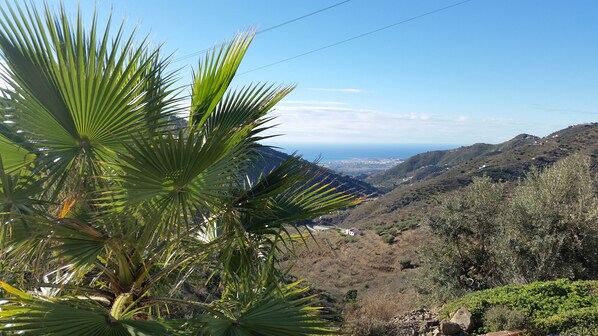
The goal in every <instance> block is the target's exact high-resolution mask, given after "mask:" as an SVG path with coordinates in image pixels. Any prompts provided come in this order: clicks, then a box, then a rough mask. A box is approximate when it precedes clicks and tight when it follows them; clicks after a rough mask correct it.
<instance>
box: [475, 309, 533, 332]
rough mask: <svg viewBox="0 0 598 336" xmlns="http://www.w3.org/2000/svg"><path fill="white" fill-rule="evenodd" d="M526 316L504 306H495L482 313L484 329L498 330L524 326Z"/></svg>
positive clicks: (487, 330)
mask: <svg viewBox="0 0 598 336" xmlns="http://www.w3.org/2000/svg"><path fill="white" fill-rule="evenodd" d="M526 324H527V316H525V314H524V313H522V312H520V311H518V310H513V309H511V308H509V307H506V306H495V307H492V308H490V309H488V310H487V311H486V313H485V314H484V331H486V332H491V331H500V330H511V329H520V328H524V327H525V325H526Z"/></svg>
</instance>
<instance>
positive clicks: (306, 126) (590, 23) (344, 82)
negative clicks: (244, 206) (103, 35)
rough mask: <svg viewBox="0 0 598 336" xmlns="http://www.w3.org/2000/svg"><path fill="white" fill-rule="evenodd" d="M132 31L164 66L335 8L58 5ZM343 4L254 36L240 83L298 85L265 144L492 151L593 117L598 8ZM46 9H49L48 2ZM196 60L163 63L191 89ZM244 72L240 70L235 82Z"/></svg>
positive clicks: (262, 0) (499, 0) (510, 3)
mask: <svg viewBox="0 0 598 336" xmlns="http://www.w3.org/2000/svg"><path fill="white" fill-rule="evenodd" d="M79 1H80V2H81V4H82V8H83V9H84V11H85V13H89V14H91V11H92V9H93V7H94V3H95V6H96V7H97V8H98V10H99V13H100V18H104V19H105V18H106V17H107V14H108V12H109V11H110V10H111V11H112V13H113V17H114V18H115V19H116V21H120V20H121V19H122V18H125V19H126V25H127V27H135V26H138V29H139V33H140V34H139V36H142V35H144V34H149V36H150V39H151V40H152V41H154V42H156V43H164V50H165V51H166V52H169V53H174V56H173V57H174V59H175V60H177V59H179V58H180V57H181V56H185V55H188V54H190V53H193V52H196V51H198V50H202V49H205V48H207V47H210V46H213V45H214V44H215V43H219V42H221V41H223V40H225V39H227V38H231V37H233V36H234V35H235V34H236V33H237V32H241V31H244V30H247V29H249V28H251V27H257V28H258V29H260V28H261V29H265V28H268V27H271V26H274V25H277V24H279V23H281V22H285V21H287V20H290V19H294V18H297V17H299V16H302V15H304V14H307V13H310V12H313V11H316V10H319V9H322V8H324V7H327V6H331V5H334V4H337V3H340V2H341V0H301V1H284V0H259V1H249V0H235V1H233V0H220V1H190V0H189V1H159V0H153V1H142V0H119V1H116V0H113V1H105V0H97V1H95V2H94V1H87V0H66V1H65V4H67V6H68V7H69V8H72V11H73V13H74V12H75V11H76V6H77V3H78V2H79ZM458 2H459V0H454V1H448V0H421V1H413V0H410V1H407V0H378V1H372V0H351V1H348V2H346V3H343V4H341V5H338V6H336V7H334V8H332V9H330V10H327V11H324V12H321V13H319V14H316V15H313V16H310V17H307V18H305V19H302V20H299V21H297V22H294V23H291V24H288V25H285V26H283V27H280V28H278V29H274V30H271V31H269V32H265V33H263V34H259V35H258V36H256V38H255V41H254V43H253V45H252V46H251V48H250V50H249V53H248V55H247V57H246V59H245V60H244V63H243V64H242V66H241V69H240V73H241V74H242V75H240V76H239V77H238V79H237V81H238V83H239V84H243V83H248V82H256V81H266V82H274V83H282V84H287V83H296V84H298V87H297V89H296V90H295V91H294V92H293V93H292V94H291V95H289V96H288V98H287V99H285V100H284V101H283V102H282V103H281V104H280V105H279V106H278V108H277V110H276V114H277V115H278V116H279V117H278V119H277V123H279V124H280V126H279V127H278V128H277V129H276V133H284V134H285V135H283V136H281V137H279V138H278V139H276V140H273V141H272V143H273V144H284V143H299V142H314V143H315V142H317V143H393V144H405V143H451V144H470V143H474V142H489V143H497V142H501V141H505V140H508V139H510V138H512V137H513V136H515V135H517V134H519V133H530V134H534V135H538V136H544V135H547V134H549V133H551V132H553V131H556V130H558V129H561V128H564V127H566V126H568V125H571V124H576V123H584V122H592V121H598V43H597V41H598V19H596V18H597V17H598V1H595V0H560V1H557V0H472V1H469V2H467V3H464V4H461V5H459V6H456V7H453V8H450V9H447V10H445V11H442V12H439V13H435V14H431V15H428V16H425V17H422V18H419V19H417V20H414V21H411V22H408V23H405V24H401V25H398V26H395V27H393V28H390V29H386V30H384V31H380V32H378V33H375V34H371V35H368V36H366V37H363V38H360V39H356V40H353V41H351V42H348V43H344V44H342V45H338V46H336V47H333V48H329V49H325V50H322V51H320V52H316V53H313V54H310V55H307V56H304V57H300V58H297V59H294V60H291V61H288V62H283V63H280V64H277V65H274V66H270V67H267V68H263V69H260V70H256V71H251V72H248V73H245V72H247V71H250V70H253V69H255V68H258V67H261V66H264V65H267V64H271V63H273V62H277V61H280V60H283V59H286V58H289V57H293V56H295V55H298V54H302V53H305V52H308V51H310V50H314V49H317V48H320V47H323V46H326V45H329V44H332V43H335V42H338V41H341V40H344V39H347V38H351V37H353V36H356V35H359V34H362V33H365V32H368V31H372V30H374V29H377V28H380V27H384V26H387V25H390V24H393V23H395V22H399V21H402V20H405V19H409V18H412V17H415V16H418V15H421V14H423V13H426V12H430V11H433V10H436V9H439V8H442V7H445V6H448V5H451V4H455V3H458ZM49 3H50V4H51V5H52V6H57V4H58V1H54V0H53V1H49ZM197 57H198V56H195V57H190V58H185V59H182V60H179V61H177V62H174V63H173V64H172V65H173V67H180V68H181V81H180V84H181V85H183V84H186V83H189V79H190V74H191V70H192V67H193V66H194V65H195V64H196V62H197ZM243 73H244V74H243Z"/></svg>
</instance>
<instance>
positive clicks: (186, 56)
mask: <svg viewBox="0 0 598 336" xmlns="http://www.w3.org/2000/svg"><path fill="white" fill-rule="evenodd" d="M349 1H351V0H344V1H340V2H337V3H335V4H332V5H330V6H328V7H324V8H320V9H318V10H316V11H313V12H310V13H307V14H304V15H301V16H298V17H296V18H294V19H290V20H287V21H284V22H281V23H279V24H276V25H274V26H270V27H268V28H264V29H260V30H258V31H257V32H256V33H255V35H259V34H263V33H266V32H269V31H271V30H274V29H278V28H280V27H283V26H286V25H288V24H291V23H293V22H296V21H299V20H303V19H305V18H308V17H310V16H313V15H316V14H319V13H322V12H325V11H327V10H330V9H332V8H335V7H338V6H340V5H343V4H346V3H347V2H349ZM212 49H213V48H206V49H202V50H199V51H196V52H193V53H190V54H187V55H183V56H181V57H178V58H175V59H173V60H172V62H173V63H174V62H179V61H182V60H185V59H187V58H190V57H194V56H197V55H201V54H203V53H205V52H207V51H210V50H212Z"/></svg>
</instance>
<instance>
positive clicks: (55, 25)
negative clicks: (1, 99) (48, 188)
mask: <svg viewBox="0 0 598 336" xmlns="http://www.w3.org/2000/svg"><path fill="white" fill-rule="evenodd" d="M1 12H2V15H1V17H2V20H0V50H1V51H2V53H3V54H4V58H5V60H6V63H5V64H4V65H3V70H4V72H5V73H6V74H7V75H6V76H5V79H6V81H7V83H8V85H9V89H8V90H7V94H8V97H9V98H10V99H9V101H10V104H11V106H12V108H13V109H14V110H15V113H18V115H19V118H18V121H17V123H18V127H19V128H20V129H22V130H25V131H26V132H25V133H24V134H25V136H26V137H28V138H29V139H31V140H32V142H33V143H36V144H38V149H40V150H43V151H44V152H45V153H46V154H47V155H45V156H44V158H45V160H46V161H48V162H53V161H54V160H57V159H59V160H61V161H63V162H66V163H62V164H57V165H53V166H52V167H53V168H56V169H61V170H65V169H68V168H70V165H69V164H70V163H72V161H73V160H75V159H76V158H77V157H79V156H80V155H84V156H85V157H87V158H89V159H90V160H89V162H90V163H91V164H96V162H97V161H96V160H97V159H99V158H103V159H106V158H108V157H111V156H113V153H114V152H115V151H119V150H121V149H122V145H123V143H126V142H128V141H130V136H131V134H132V133H139V132H146V131H147V125H148V116H151V118H150V119H153V120H151V122H155V121H156V120H160V119H164V117H165V116H166V115H167V113H161V112H163V111H165V110H167V109H166V108H165V106H164V103H159V102H158V101H161V100H164V98H166V96H167V95H168V94H169V93H170V92H169V91H168V90H165V89H156V90H154V88H152V87H148V85H149V86H152V85H161V86H168V85H167V84H166V85H165V83H168V82H167V81H164V82H162V81H160V82H159V83H160V84H159V83H158V82H152V81H148V80H147V78H148V77H149V78H159V75H158V73H159V72H161V71H163V69H164V66H165V63H164V62H157V61H156V60H155V59H156V57H157V51H155V52H152V53H147V52H146V50H147V43H146V42H145V41H142V42H141V43H140V45H138V46H135V44H134V41H133V36H131V37H129V38H126V37H125V36H124V33H123V27H122V26H121V27H120V29H119V30H118V31H117V32H116V34H115V36H113V38H112V39H111V38H110V29H109V26H110V23H108V25H107V26H106V28H105V29H104V30H103V31H100V30H99V27H98V25H97V19H96V17H95V16H94V19H93V21H92V25H91V29H90V30H89V31H86V30H85V29H84V28H83V19H82V17H81V13H80V12H79V13H78V15H77V17H76V22H75V23H74V24H71V23H70V22H69V20H68V15H67V13H66V10H65V8H64V7H61V12H60V15H58V16H57V17H54V16H53V15H52V13H51V11H50V9H49V8H48V7H46V8H45V11H44V12H43V14H42V13H39V12H38V11H37V9H36V8H35V7H31V6H29V5H25V6H24V8H23V7H22V6H20V5H14V6H11V5H9V4H7V9H2V11H1ZM152 83H154V84H152ZM148 92H151V94H150V93H148ZM150 96H151V97H150ZM148 99H151V100H152V101H151V102H152V103H151V104H148V101H147V100H148Z"/></svg>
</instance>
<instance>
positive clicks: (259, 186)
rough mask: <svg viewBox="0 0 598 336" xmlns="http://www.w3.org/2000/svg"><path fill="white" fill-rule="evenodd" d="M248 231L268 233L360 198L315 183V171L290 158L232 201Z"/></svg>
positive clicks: (296, 159)
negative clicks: (241, 215)
mask: <svg viewBox="0 0 598 336" xmlns="http://www.w3.org/2000/svg"><path fill="white" fill-rule="evenodd" d="M234 202H235V205H234V206H235V207H237V208H238V211H239V212H241V213H242V214H243V215H244V217H243V219H242V221H243V223H244V225H245V228H246V230H247V231H248V232H253V233H260V232H261V233H265V232H268V233H272V230H273V229H275V228H280V227H281V225H282V224H293V223H294V222H296V221H300V220H304V219H310V218H314V217H316V216H319V215H323V214H326V213H329V212H331V211H333V210H335V209H339V208H342V207H347V206H352V205H356V204H358V203H359V202H361V199H360V198H358V197H355V196H353V195H351V194H346V193H343V192H339V191H336V190H335V189H334V188H332V187H331V186H330V185H329V184H328V183H325V182H321V181H319V180H318V171H317V170H316V169H314V167H313V165H312V164H311V163H309V162H307V161H303V160H302V159H301V158H300V157H298V156H292V157H290V158H289V159H287V160H286V161H284V162H283V163H282V164H280V165H279V166H278V167H276V168H275V169H273V170H272V171H270V172H269V173H268V174H266V175H264V176H261V177H260V178H259V179H258V181H257V182H256V183H255V184H254V185H253V186H251V188H249V189H247V190H246V191H244V192H243V193H242V194H241V195H239V197H237V198H236V199H235V201H234Z"/></svg>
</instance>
